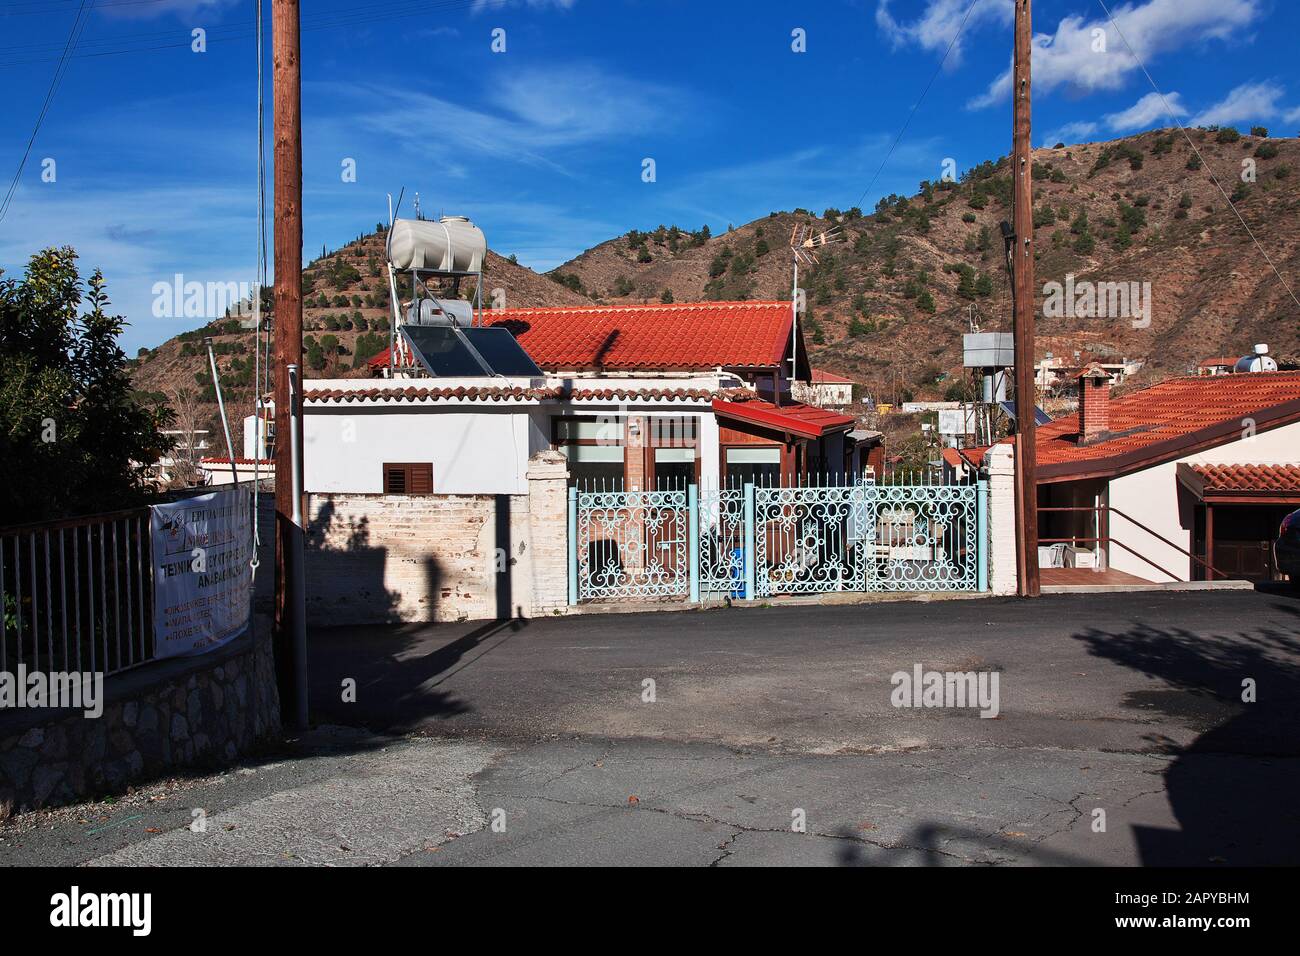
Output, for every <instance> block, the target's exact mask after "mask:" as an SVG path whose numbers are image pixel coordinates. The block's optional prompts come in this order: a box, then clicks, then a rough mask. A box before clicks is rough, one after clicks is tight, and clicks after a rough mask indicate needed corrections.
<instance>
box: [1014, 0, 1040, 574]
mask: <svg viewBox="0 0 1300 956" xmlns="http://www.w3.org/2000/svg"><path fill="white" fill-rule="evenodd" d="M1015 3H1016V49H1015V61H1014V66H1013V81H1014V86H1013V95H1014V106H1013V116H1014V121H1013V122H1014V148H1013V150H1012V157H1011V169H1012V176H1013V177H1014V178H1013V188H1014V194H1013V196H1014V202H1013V208H1012V223H1011V228H1012V233H1013V236H1014V245H1013V246H1012V249H1011V281H1012V302H1013V305H1012V315H1013V317H1014V330H1015V333H1014V334H1015V360H1016V445H1015V463H1016V571H1017V572H1018V573H1017V580H1018V582H1019V585H1018V590H1019V594H1020V596H1021V597H1038V594H1039V573H1038V452H1037V449H1036V447H1035V441H1036V435H1035V432H1036V430H1037V427H1038V424H1037V421H1036V420H1035V418H1034V412H1035V410H1036V405H1037V395H1035V393H1034V187H1033V179H1034V177H1033V172H1034V170H1033V157H1032V155H1031V153H1030V140H1029V127H1030V83H1029V74H1030V57H1031V52H1030V51H1031V49H1032V47H1031V42H1032V40H1033V26H1032V16H1031V10H1030V0H1015Z"/></svg>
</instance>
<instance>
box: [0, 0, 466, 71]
mask: <svg viewBox="0 0 1300 956" xmlns="http://www.w3.org/2000/svg"><path fill="white" fill-rule="evenodd" d="M140 2H145V0H140ZM476 2H477V0H434V2H430V0H398V2H395V3H387V4H384V3H378V4H372V5H371V6H369V7H367V8H365V9H362V10H357V9H347V8H340V9H335V10H330V11H326V12H324V13H318V14H317V15H315V16H305V17H303V26H302V30H303V32H315V31H318V30H330V29H335V28H337V27H351V26H363V25H366V24H369V23H380V22H383V21H386V20H396V19H402V18H405V17H413V16H420V15H422V14H428V13H436V12H440V11H452V10H458V9H465V8H468V7H472V6H473V5H474V4H475V3H476ZM101 5H102V4H101ZM207 37H208V38H209V39H217V40H226V41H241V40H251V39H253V37H254V32H253V30H251V29H249V28H248V27H247V25H231V26H219V27H211V28H208V29H207ZM169 38H172V39H170V42H158V41H168V40H169ZM138 41H144V42H138ZM192 42H193V40H192V37H191V35H190V34H189V33H188V32H187V33H179V32H177V31H156V32H152V33H136V34H130V35H127V36H119V37H106V38H103V39H96V40H88V41H86V47H93V46H96V45H98V46H100V47H114V46H117V47H119V48H116V49H99V50H95V49H88V50H86V52H83V53H79V54H76V56H75V58H76V59H91V58H96V57H102V56H121V55H128V54H135V53H154V52H157V51H160V50H174V49H181V48H188V47H189V46H190V45H191V43H192ZM53 51H54V47H53V46H52V45H51V46H47V47H44V48H42V47H33V46H31V45H22V46H15V47H7V48H0V54H5V53H8V54H20V53H28V52H36V53H45V52H50V53H52V52H53ZM54 59H56V57H53V56H36V57H30V58H26V59H14V60H9V61H8V62H4V63H0V69H9V68H12V67H18V66H28V65H32V64H36V63H48V62H52V61H53V60H54Z"/></svg>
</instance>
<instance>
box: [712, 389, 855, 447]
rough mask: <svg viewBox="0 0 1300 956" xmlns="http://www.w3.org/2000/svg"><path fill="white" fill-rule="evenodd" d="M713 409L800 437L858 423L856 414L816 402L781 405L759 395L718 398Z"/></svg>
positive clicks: (831, 432)
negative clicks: (741, 398)
mask: <svg viewBox="0 0 1300 956" xmlns="http://www.w3.org/2000/svg"><path fill="white" fill-rule="evenodd" d="M713 411H714V413H715V414H716V415H718V417H720V418H730V419H732V420H734V421H740V422H746V423H747V424H750V425H758V426H760V427H762V428H769V429H773V430H775V431H779V432H788V433H789V434H791V435H797V436H798V437H800V438H822V437H823V436H825V435H830V434H834V433H835V432H841V431H848V430H849V429H850V428H852V427H853V426H854V425H855V424H856V423H857V420H856V419H855V418H854V417H853V416H852V415H842V414H840V413H839V412H831V411H827V410H826V409H824V408H818V407H816V406H815V405H805V404H803V403H802V402H792V403H790V404H788V405H780V406H777V405H773V404H772V403H771V402H765V401H763V400H762V399H757V398H755V399H750V400H748V401H744V402H728V401H724V400H723V399H720V398H715V399H714V400H713Z"/></svg>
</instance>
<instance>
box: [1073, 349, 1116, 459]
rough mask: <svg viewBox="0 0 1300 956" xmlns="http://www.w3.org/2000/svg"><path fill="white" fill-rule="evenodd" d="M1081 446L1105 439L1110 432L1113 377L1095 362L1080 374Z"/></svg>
mask: <svg viewBox="0 0 1300 956" xmlns="http://www.w3.org/2000/svg"><path fill="white" fill-rule="evenodd" d="M1078 378H1079V444H1081V445H1085V444H1088V443H1090V442H1094V441H1097V440H1099V439H1101V438H1104V437H1105V436H1106V435H1107V434H1108V433H1109V432H1110V383H1111V375H1110V373H1109V372H1107V371H1106V370H1105V369H1104V368H1102V367H1101V366H1100V365H1098V364H1097V363H1096V362H1093V363H1092V364H1091V365H1089V366H1088V367H1087V368H1085V369H1084V370H1083V371H1082V372H1080V373H1079V376H1078Z"/></svg>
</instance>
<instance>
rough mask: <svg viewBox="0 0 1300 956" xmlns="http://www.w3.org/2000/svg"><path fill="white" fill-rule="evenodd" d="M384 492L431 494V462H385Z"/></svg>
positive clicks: (394, 493)
mask: <svg viewBox="0 0 1300 956" xmlns="http://www.w3.org/2000/svg"><path fill="white" fill-rule="evenodd" d="M384 494H386V495H429V494H433V464H432V463H431V462H427V461H426V462H411V463H398V462H385V463H384Z"/></svg>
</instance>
